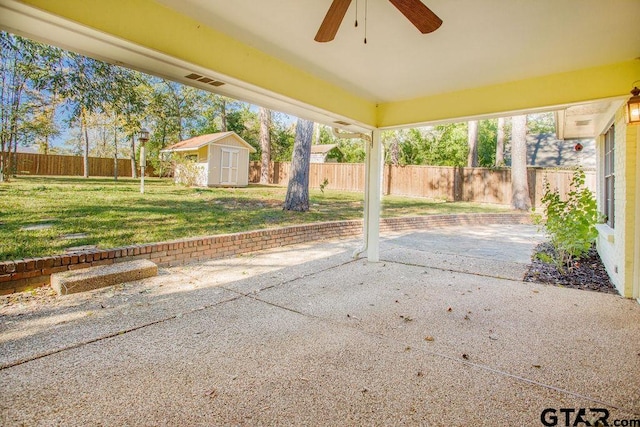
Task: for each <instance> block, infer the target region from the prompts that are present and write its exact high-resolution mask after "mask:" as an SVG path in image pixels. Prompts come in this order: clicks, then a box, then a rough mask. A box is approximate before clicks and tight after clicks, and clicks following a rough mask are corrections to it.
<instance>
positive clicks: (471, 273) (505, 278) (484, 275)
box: [380, 258, 542, 284]
mask: <svg viewBox="0 0 640 427" xmlns="http://www.w3.org/2000/svg"><path fill="white" fill-rule="evenodd" d="M479 259H481V258H479ZM380 261H381V262H388V263H392V264H399V265H406V266H408V267H419V268H429V269H431V270H439V271H447V272H449V273H460V274H469V275H471V276H478V277H487V278H489V279H500V280H511V281H513V282H522V280H517V279H514V278H513V277H506V276H497V275H495V274H484V273H474V272H471V271H465V270H456V269H453V268H442V267H432V266H429V265H420V264H414V263H411V262H402V261H395V260H388V259H381V260H380ZM541 284H542V283H541Z"/></svg>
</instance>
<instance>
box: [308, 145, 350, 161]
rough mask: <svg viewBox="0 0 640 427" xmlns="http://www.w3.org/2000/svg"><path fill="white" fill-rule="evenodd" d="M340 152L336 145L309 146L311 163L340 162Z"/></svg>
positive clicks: (341, 155)
mask: <svg viewBox="0 0 640 427" xmlns="http://www.w3.org/2000/svg"><path fill="white" fill-rule="evenodd" d="M342 157H343V154H342V151H340V148H338V144H319V145H312V146H311V163H336V162H342Z"/></svg>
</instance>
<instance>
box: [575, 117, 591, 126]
mask: <svg viewBox="0 0 640 427" xmlns="http://www.w3.org/2000/svg"><path fill="white" fill-rule="evenodd" d="M590 124H591V119H589V120H576V126H589V125H590Z"/></svg>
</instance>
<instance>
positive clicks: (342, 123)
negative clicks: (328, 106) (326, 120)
mask: <svg viewBox="0 0 640 427" xmlns="http://www.w3.org/2000/svg"><path fill="white" fill-rule="evenodd" d="M333 123H335V124H337V125H342V126H351V123H347V122H344V121H342V120H336V121H335V122H333Z"/></svg>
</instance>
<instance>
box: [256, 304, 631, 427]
mask: <svg viewBox="0 0 640 427" xmlns="http://www.w3.org/2000/svg"><path fill="white" fill-rule="evenodd" d="M244 296H245V297H247V298H250V299H252V300H254V301H256V302H261V303H263V304H266V305H269V306H271V307H275V308H278V309H281V310H285V311H288V312H290V313H295V314H297V315H300V316H303V317H306V318H308V319H313V320H316V321H320V322H323V323H327V324H330V325H332V326H337V327H342V328H347V329H350V330H353V331H356V332H358V333H361V334H364V335H367V336H369V337H373V338H376V339H383V340H387V341H391V342H393V343H395V344H399V345H401V346H404V347H406V346H408V345H409V343H407V342H403V341H400V340H397V339H395V338H393V337H390V336H388V335H385V334H381V333H375V332H370V331H367V330H364V329H362V328H360V327H357V326H352V325H348V324H345V323H343V322H339V321H336V320H333V319H329V318H326V317H321V316H316V315H313V314H310V313H305V312H302V311H300V310H296V309H293V308H291V307H286V306H283V305H280V304H275V303H273V302H270V301H265V300H263V299H261V298H259V297H258V296H257V295H255V294H246V295H244ZM416 350H417V351H420V352H421V353H424V354H427V355H430V356H433V357H438V358H442V359H446V360H448V361H451V362H454V363H458V364H461V365H465V366H469V367H472V368H476V369H480V370H482V371H486V372H490V373H492V374H495V375H499V376H502V377H505V378H510V379H512V380H515V381H518V382H523V383H527V384H529V385H532V386H535V387H540V388H544V389H547V390H550V391H553V392H556V393H561V394H565V395H568V396H571V397H574V398H577V399H583V400H587V401H590V402H593V403H597V404H599V405H605V406H606V407H609V408H613V409H616V410H619V411H623V412H625V413H628V414H630V415H633V416H640V412H639V411H637V410H634V409H629V408H624V407H621V406H618V405H615V404H612V403H610V402H605V401H603V400H600V399H597V398H594V397H591V396H587V395H584V394H580V393H578V392H574V391H571V390H566V389H563V388H560V387H556V386H553V385H551V384H545V383H543V382H540V381H536V380H533V379H531V378H527V377H523V376H521V375H516V374H512V373H510V372H507V371H503V370H500V369H496V368H493V367H491V366H489V365H485V364H480V363H474V362H470V361H468V360H460V359H459V358H458V357H454V356H451V355H448V354H444V353H438V352H434V351H429V350H425V349H423V348H416Z"/></svg>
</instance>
